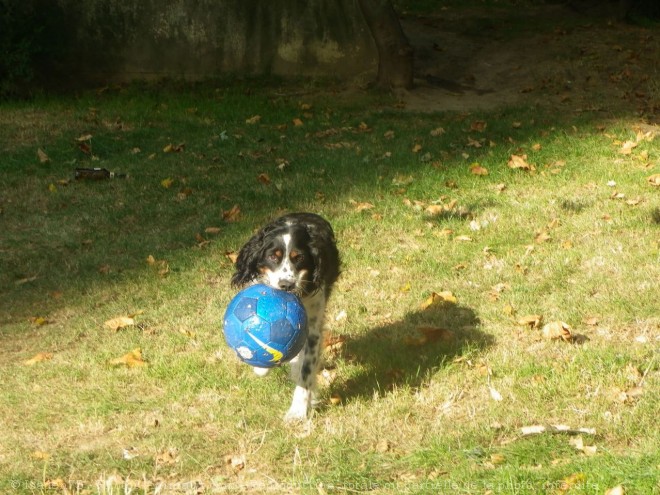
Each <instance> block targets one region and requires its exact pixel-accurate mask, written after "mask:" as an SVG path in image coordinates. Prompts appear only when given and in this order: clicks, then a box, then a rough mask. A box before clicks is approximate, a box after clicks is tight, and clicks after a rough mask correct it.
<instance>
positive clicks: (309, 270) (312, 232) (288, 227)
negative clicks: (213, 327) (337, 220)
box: [231, 215, 338, 297]
mask: <svg viewBox="0 0 660 495" xmlns="http://www.w3.org/2000/svg"><path fill="white" fill-rule="evenodd" d="M305 218H307V217H301V216H297V215H289V216H286V217H282V218H280V219H278V220H276V221H275V222H273V223H271V224H269V225H267V226H266V227H264V228H263V229H262V230H261V231H259V232H258V233H257V234H255V235H254V236H253V237H252V238H251V239H250V240H249V241H248V242H247V243H246V244H245V245H244V246H243V247H242V248H241V250H240V252H239V254H238V258H237V260H236V272H235V273H234V275H233V277H232V280H231V281H232V285H234V286H235V287H240V286H243V285H246V284H248V283H252V282H261V283H264V284H267V285H270V286H271V287H275V288H277V289H282V290H286V291H289V292H294V293H296V294H298V295H299V296H301V297H304V296H306V295H308V294H311V293H313V292H315V291H317V290H318V289H319V288H321V287H322V286H323V285H324V284H325V285H331V284H332V283H333V282H334V280H335V279H336V277H337V275H338V256H337V251H336V247H335V245H334V236H333V234H332V229H330V227H329V225H328V224H327V222H325V221H324V220H322V219H320V217H318V218H319V219H320V221H322V223H317V222H318V221H317V220H316V219H315V218H314V217H310V219H311V220H314V221H308V222H306V221H304V219H305ZM333 253H334V254H333ZM329 256H330V258H329ZM333 260H334V262H333ZM328 262H329V266H327V267H326V266H325V265H326V264H328Z"/></svg>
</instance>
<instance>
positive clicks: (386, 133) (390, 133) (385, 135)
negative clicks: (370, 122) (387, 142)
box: [383, 131, 394, 139]
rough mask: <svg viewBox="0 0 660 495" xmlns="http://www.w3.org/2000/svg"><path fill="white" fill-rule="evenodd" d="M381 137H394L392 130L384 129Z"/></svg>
mask: <svg viewBox="0 0 660 495" xmlns="http://www.w3.org/2000/svg"><path fill="white" fill-rule="evenodd" d="M383 137H384V138H385V139H394V131H386V132H385V134H383Z"/></svg>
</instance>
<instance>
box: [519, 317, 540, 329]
mask: <svg viewBox="0 0 660 495" xmlns="http://www.w3.org/2000/svg"><path fill="white" fill-rule="evenodd" d="M542 320H543V317H542V316H541V315H527V316H523V317H522V318H519V319H518V325H521V326H530V327H532V328H538V327H539V326H540V325H541V321H542Z"/></svg>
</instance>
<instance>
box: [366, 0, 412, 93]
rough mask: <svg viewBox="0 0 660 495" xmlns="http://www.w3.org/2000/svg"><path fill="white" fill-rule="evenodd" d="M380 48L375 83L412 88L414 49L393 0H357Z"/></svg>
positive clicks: (385, 86) (382, 85) (389, 86)
mask: <svg viewBox="0 0 660 495" xmlns="http://www.w3.org/2000/svg"><path fill="white" fill-rule="evenodd" d="M357 2H358V4H359V5H360V9H361V10H362V14H363V15H364V19H365V21H366V22H367V26H368V27H369V30H370V31H371V35H372V36H373V38H374V41H375V42H376V48H377V49H378V78H377V80H376V85H377V86H379V87H384V88H406V89H409V88H412V85H413V49H412V47H411V46H410V43H409V42H408V38H406V35H405V34H404V33H403V29H402V28H401V23H400V22H399V18H398V16H397V14H396V12H395V11H394V7H393V6H392V2H391V0H357Z"/></svg>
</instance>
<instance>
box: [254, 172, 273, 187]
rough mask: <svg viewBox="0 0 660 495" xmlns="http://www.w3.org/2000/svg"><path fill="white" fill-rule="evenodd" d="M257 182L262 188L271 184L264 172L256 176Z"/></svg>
mask: <svg viewBox="0 0 660 495" xmlns="http://www.w3.org/2000/svg"><path fill="white" fill-rule="evenodd" d="M257 180H258V181H259V182H261V183H262V184H263V185H264V186H268V185H270V182H271V181H270V177H269V176H268V174H267V173H265V172H264V173H261V174H259V175H257Z"/></svg>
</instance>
